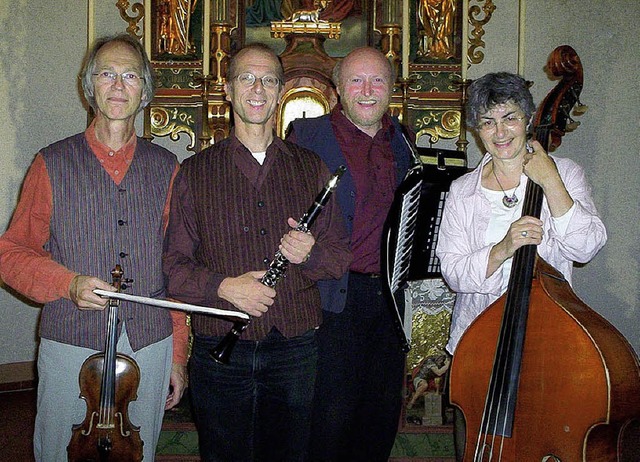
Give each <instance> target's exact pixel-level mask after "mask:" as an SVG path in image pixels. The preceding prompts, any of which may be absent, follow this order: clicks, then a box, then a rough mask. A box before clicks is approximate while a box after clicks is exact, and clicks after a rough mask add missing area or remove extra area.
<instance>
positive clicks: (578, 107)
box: [573, 100, 589, 116]
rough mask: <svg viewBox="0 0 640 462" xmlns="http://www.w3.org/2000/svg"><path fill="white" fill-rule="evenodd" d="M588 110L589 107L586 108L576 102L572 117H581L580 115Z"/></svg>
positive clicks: (584, 105)
mask: <svg viewBox="0 0 640 462" xmlns="http://www.w3.org/2000/svg"><path fill="white" fill-rule="evenodd" d="M588 110H589V106H587V105H586V104H582V103H581V102H580V101H579V100H578V102H577V103H576V106H575V107H574V108H573V115H575V116H581V115H582V114H584V113H585V112H587V111H588Z"/></svg>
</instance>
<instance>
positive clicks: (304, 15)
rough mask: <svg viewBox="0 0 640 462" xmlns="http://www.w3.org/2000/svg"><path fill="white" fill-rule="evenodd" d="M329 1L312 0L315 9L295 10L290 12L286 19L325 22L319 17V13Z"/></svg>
mask: <svg viewBox="0 0 640 462" xmlns="http://www.w3.org/2000/svg"><path fill="white" fill-rule="evenodd" d="M329 3H331V1H330V0H316V1H314V2H313V4H314V6H315V7H316V9H315V10H296V11H294V12H293V13H291V17H290V18H289V19H287V21H290V22H314V23H319V22H325V21H323V20H321V19H320V13H322V12H323V11H324V10H325V9H326V8H327V5H328V4H329Z"/></svg>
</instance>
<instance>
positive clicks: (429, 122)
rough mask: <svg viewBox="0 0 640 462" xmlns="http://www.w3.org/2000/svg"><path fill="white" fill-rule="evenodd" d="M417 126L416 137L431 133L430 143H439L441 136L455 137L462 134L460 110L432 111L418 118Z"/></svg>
mask: <svg viewBox="0 0 640 462" xmlns="http://www.w3.org/2000/svg"><path fill="white" fill-rule="evenodd" d="M416 128H417V129H418V130H417V133H416V138H420V137H421V136H422V135H429V142H430V143H437V142H438V141H439V140H440V138H444V139H452V138H455V137H457V136H458V135H459V134H460V111H452V110H449V111H445V112H434V111H430V112H429V113H428V114H427V115H425V116H424V117H422V118H420V119H417V120H416Z"/></svg>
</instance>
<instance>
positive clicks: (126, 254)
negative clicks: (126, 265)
mask: <svg viewBox="0 0 640 462" xmlns="http://www.w3.org/2000/svg"><path fill="white" fill-rule="evenodd" d="M127 256H129V254H128V253H124V252H120V258H124V257H127Z"/></svg>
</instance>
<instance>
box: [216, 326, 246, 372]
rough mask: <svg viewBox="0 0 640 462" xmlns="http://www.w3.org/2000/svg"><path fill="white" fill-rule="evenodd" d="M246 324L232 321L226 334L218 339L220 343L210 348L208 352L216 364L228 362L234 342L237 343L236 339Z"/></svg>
mask: <svg viewBox="0 0 640 462" xmlns="http://www.w3.org/2000/svg"><path fill="white" fill-rule="evenodd" d="M248 326H249V324H248V323H240V322H236V323H233V327H232V328H231V330H230V331H229V332H228V333H227V335H225V336H224V338H223V339H222V340H220V343H218V344H217V345H216V346H215V347H214V348H212V349H211V352H210V354H211V357H212V358H213V359H214V361H215V362H217V363H218V364H229V358H231V353H232V352H233V347H235V346H236V343H238V339H239V338H240V334H242V332H244V330H245V329H246V328H247V327H248Z"/></svg>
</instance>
